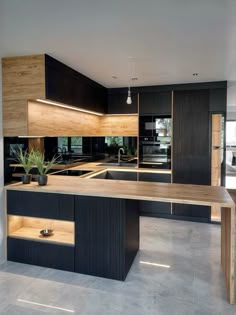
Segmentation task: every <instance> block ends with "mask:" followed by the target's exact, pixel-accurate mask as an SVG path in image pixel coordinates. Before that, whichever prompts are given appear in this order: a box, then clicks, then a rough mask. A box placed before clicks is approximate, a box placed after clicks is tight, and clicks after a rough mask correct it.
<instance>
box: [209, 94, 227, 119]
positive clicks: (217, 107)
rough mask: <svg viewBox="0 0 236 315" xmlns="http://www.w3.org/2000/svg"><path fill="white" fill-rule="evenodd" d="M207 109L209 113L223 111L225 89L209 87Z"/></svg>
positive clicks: (225, 101) (225, 98)
mask: <svg viewBox="0 0 236 315" xmlns="http://www.w3.org/2000/svg"><path fill="white" fill-rule="evenodd" d="M209 97H210V100H209V111H210V112H211V113H225V112H226V104H227V89H226V88H221V89H210V96H209Z"/></svg>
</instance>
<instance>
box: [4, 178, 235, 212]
mask: <svg viewBox="0 0 236 315" xmlns="http://www.w3.org/2000/svg"><path fill="white" fill-rule="evenodd" d="M5 189H6V190H18V191H31V192H44V193H61V194H72V195H81V196H96V197H110V198H122V199H137V200H150V201H163V202H173V203H184V204H196V205H204V206H220V207H234V206H235V204H234V202H233V200H232V198H231V197H230V195H229V193H228V192H227V190H226V189H225V188H224V187H213V186H205V185H190V184H170V183H157V182H134V181H126V180H109V179H95V178H79V177H65V176H60V175H58V176H55V177H54V176H50V178H49V181H48V185H46V186H39V185H38V183H36V182H32V183H31V184H27V185H24V184H22V183H16V184H11V185H8V186H6V187H5Z"/></svg>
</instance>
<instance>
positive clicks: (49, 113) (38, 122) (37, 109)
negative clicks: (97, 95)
mask: <svg viewBox="0 0 236 315" xmlns="http://www.w3.org/2000/svg"><path fill="white" fill-rule="evenodd" d="M28 112H29V116H28V119H29V135H34V136H43V135H44V136H78V135H80V136H96V135H97V133H98V130H99V122H100V117H99V116H96V115H92V114H88V113H82V112H77V111H74V110H70V109H66V108H61V107H57V106H53V105H48V104H42V103H38V102H34V101H30V102H29V103H28Z"/></svg>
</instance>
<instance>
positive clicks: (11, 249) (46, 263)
mask: <svg viewBox="0 0 236 315" xmlns="http://www.w3.org/2000/svg"><path fill="white" fill-rule="evenodd" d="M7 251H8V253H7V259H8V260H11V261H16V262H20V263H24V264H30V265H37V266H42V267H48V268H55V269H60V270H68V271H74V247H73V246H63V245H57V244H50V243H45V242H44V243H42V242H37V241H29V240H23V239H16V238H11V237H8V239H7Z"/></svg>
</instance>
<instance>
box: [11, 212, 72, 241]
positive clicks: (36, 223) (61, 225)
mask: <svg viewBox="0 0 236 315" xmlns="http://www.w3.org/2000/svg"><path fill="white" fill-rule="evenodd" d="M43 229H52V230H53V235H51V236H42V235H41V234H40V231H41V230H43ZM8 236H10V237H14V238H20V239H28V240H35V241H42V242H48V243H59V244H66V245H71V246H73V245H74V244H75V234H74V222H70V221H61V220H50V219H41V218H32V217H24V216H16V215H8Z"/></svg>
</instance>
